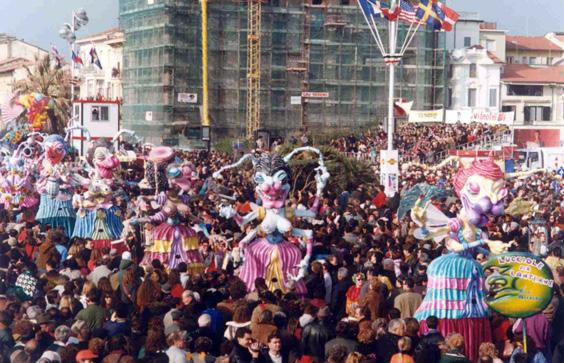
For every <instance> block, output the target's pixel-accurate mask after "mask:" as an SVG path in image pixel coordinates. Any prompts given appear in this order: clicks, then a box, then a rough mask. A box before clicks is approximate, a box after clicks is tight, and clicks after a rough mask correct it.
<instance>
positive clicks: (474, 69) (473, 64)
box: [470, 63, 477, 78]
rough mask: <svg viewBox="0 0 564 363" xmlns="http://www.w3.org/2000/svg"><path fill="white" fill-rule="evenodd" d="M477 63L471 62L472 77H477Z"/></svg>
mask: <svg viewBox="0 0 564 363" xmlns="http://www.w3.org/2000/svg"><path fill="white" fill-rule="evenodd" d="M476 69H477V66H476V63H471V64H470V78H476Z"/></svg>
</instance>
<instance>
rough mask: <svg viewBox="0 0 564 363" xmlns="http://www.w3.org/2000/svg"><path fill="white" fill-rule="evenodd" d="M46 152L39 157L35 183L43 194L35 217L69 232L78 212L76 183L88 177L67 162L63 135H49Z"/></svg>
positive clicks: (80, 182) (84, 184)
mask: <svg viewBox="0 0 564 363" xmlns="http://www.w3.org/2000/svg"><path fill="white" fill-rule="evenodd" d="M43 148H44V152H43V155H42V156H41V157H40V159H39V163H38V164H39V165H38V167H39V169H38V171H39V179H38V180H37V183H36V188H37V192H38V193H39V195H40V202H39V210H38V211H37V215H36V216H35V219H36V220H37V221H38V222H39V223H41V224H45V225H47V224H48V225H50V226H52V227H53V228H56V227H62V228H63V229H64V232H65V234H66V235H67V236H70V235H71V234H72V232H73V229H74V222H75V219H76V214H75V212H74V209H73V206H72V196H73V194H74V190H75V188H76V187H79V186H80V185H83V186H87V185H88V179H86V178H83V177H81V176H80V175H78V172H77V171H76V170H72V169H71V168H70V166H69V165H70V164H67V163H65V162H64V160H63V159H64V158H65V156H66V155H67V153H66V143H65V140H64V139H63V137H62V136H60V135H49V136H47V137H46V138H45V141H44V142H43Z"/></svg>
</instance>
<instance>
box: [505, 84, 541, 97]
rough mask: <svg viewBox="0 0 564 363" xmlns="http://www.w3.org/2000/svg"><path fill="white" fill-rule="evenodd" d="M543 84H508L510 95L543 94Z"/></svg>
mask: <svg viewBox="0 0 564 363" xmlns="http://www.w3.org/2000/svg"><path fill="white" fill-rule="evenodd" d="M542 94H543V93H542V86H528V85H514V84H510V85H508V86H507V95H508V96H537V97H538V96H542Z"/></svg>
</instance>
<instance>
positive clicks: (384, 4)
mask: <svg viewBox="0 0 564 363" xmlns="http://www.w3.org/2000/svg"><path fill="white" fill-rule="evenodd" d="M380 9H382V14H383V15H384V16H385V17H386V19H388V20H389V21H396V19H397V18H398V16H399V15H400V13H401V8H400V7H399V6H398V5H396V7H395V8H394V9H391V8H390V4H389V3H388V1H380Z"/></svg>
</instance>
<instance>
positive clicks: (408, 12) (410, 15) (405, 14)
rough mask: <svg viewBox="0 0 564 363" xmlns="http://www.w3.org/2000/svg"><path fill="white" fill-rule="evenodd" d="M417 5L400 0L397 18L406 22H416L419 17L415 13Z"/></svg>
mask: <svg viewBox="0 0 564 363" xmlns="http://www.w3.org/2000/svg"><path fill="white" fill-rule="evenodd" d="M416 8H417V6H413V5H411V4H410V3H409V2H408V1H407V0H400V9H401V11H400V14H399V19H400V20H403V21H405V22H408V23H417V22H418V21H419V19H418V18H417V15H416V13H415V10H416Z"/></svg>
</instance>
